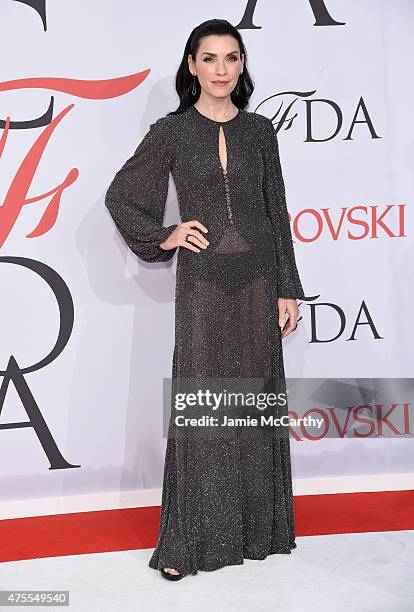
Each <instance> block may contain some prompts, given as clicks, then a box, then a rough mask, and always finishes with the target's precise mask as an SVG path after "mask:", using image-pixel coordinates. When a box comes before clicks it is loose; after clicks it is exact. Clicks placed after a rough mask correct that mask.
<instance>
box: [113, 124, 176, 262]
mask: <svg viewBox="0 0 414 612" xmlns="http://www.w3.org/2000/svg"><path fill="white" fill-rule="evenodd" d="M166 119H167V118H166V117H161V118H160V119H158V120H157V121H156V122H155V123H152V124H151V125H150V129H149V131H148V132H147V134H146V135H145V137H144V139H143V140H142V141H141V143H140V144H139V146H138V148H137V149H136V151H135V153H134V154H133V155H132V156H131V157H130V158H129V159H128V160H127V161H126V162H125V163H124V165H123V166H122V168H121V169H120V170H118V172H117V173H116V175H115V177H114V179H113V180H112V182H111V184H110V186H109V188H108V191H107V192H106V195H105V206H106V208H107V209H108V210H109V212H110V214H111V216H112V219H113V221H114V223H115V225H116V227H117V229H118V230H119V232H120V234H121V235H122V237H123V238H124V240H125V242H126V244H127V245H128V246H129V248H130V249H131V250H132V251H133V253H135V255H137V256H138V257H139V258H140V259H142V260H143V261H147V262H159V261H168V260H169V259H171V258H172V257H173V255H174V253H175V251H176V250H177V249H176V248H175V249H170V250H164V249H162V248H161V247H160V243H162V242H164V241H165V240H166V239H167V238H168V236H169V235H170V234H171V233H172V232H173V231H174V229H175V228H176V227H177V224H174V225H170V226H168V227H163V218H164V211H165V204H166V199H167V194H168V178H169V168H170V155H171V151H170V132H169V126H168V121H167V120H166Z"/></svg>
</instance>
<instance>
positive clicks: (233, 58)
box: [203, 55, 237, 62]
mask: <svg viewBox="0 0 414 612" xmlns="http://www.w3.org/2000/svg"><path fill="white" fill-rule="evenodd" d="M211 59H213V58H211V57H205V58H204V60H203V61H204V62H208V61H209V60H211ZM229 59H231V60H233V61H237V56H236V55H230V57H229Z"/></svg>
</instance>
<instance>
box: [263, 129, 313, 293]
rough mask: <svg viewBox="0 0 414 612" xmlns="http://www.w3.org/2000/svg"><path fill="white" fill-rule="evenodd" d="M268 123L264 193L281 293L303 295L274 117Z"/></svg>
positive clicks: (279, 291)
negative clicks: (274, 247)
mask: <svg viewBox="0 0 414 612" xmlns="http://www.w3.org/2000/svg"><path fill="white" fill-rule="evenodd" d="M266 123H267V125H266V127H265V139H264V163H265V168H264V178H263V194H264V198H265V202H266V208H267V213H268V216H269V218H270V222H271V225H272V228H273V233H274V236H275V245H276V254H277V263H278V297H281V298H287V299H295V298H304V297H305V294H304V291H303V287H302V283H301V281H300V278H299V273H298V269H297V266H296V259H295V252H294V250H293V240H292V232H291V229H290V223H289V216H288V210H287V205H286V193H285V184H284V181H283V176H282V168H281V164H280V157H279V146H278V140H277V135H276V132H275V129H274V127H273V123H272V122H271V120H270V119H268V120H267V122H266Z"/></svg>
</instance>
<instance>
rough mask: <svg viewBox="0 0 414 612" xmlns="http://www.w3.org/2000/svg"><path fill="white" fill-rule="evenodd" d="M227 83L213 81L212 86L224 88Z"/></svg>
mask: <svg viewBox="0 0 414 612" xmlns="http://www.w3.org/2000/svg"><path fill="white" fill-rule="evenodd" d="M228 83H229V82H228V81H213V85H217V86H218V87H224V86H225V85H228Z"/></svg>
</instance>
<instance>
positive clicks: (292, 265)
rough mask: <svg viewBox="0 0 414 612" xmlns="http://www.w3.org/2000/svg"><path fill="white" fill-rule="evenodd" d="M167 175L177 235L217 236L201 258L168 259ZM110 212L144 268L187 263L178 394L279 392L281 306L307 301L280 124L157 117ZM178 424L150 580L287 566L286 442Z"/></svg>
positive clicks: (182, 270)
mask: <svg viewBox="0 0 414 612" xmlns="http://www.w3.org/2000/svg"><path fill="white" fill-rule="evenodd" d="M219 138H220V140H221V143H222V144H221V146H220V148H219ZM223 142H224V146H225V149H224V150H225V152H226V155H223ZM226 158H227V159H226ZM226 162H227V163H226ZM170 172H171V174H172V177H173V179H174V182H175V186H176V190H177V196H178V203H179V210H180V217H181V222H184V221H189V220H193V219H197V220H199V221H201V223H202V224H203V225H205V226H206V227H207V228H208V230H209V231H208V233H207V234H204V235H205V236H206V238H207V239H208V240H209V242H210V244H209V246H208V247H207V249H205V250H203V249H202V250H201V251H200V253H195V252H192V251H190V250H189V249H186V248H177V249H173V250H169V251H165V250H163V249H162V248H161V247H160V246H159V245H160V243H162V242H163V241H164V240H165V239H166V238H167V237H168V236H169V235H170V234H171V232H172V231H173V230H174V229H175V228H176V227H177V225H176V224H174V225H170V226H168V227H164V226H163V217H164V209H165V203H166V197H167V192H168V181H169V173H170ZM105 205H106V207H107V209H108V210H109V212H110V214H111V216H112V218H113V221H114V223H115V225H116V227H117V228H118V230H119V232H120V233H121V235H122V236H123V238H124V240H125V242H126V243H127V245H128V247H129V248H130V249H131V250H132V251H133V252H134V253H135V254H136V255H137V256H138V257H139V258H140V259H142V260H143V261H146V262H161V261H167V260H169V259H170V258H172V257H173V255H174V253H175V251H178V259H177V274H176V305H175V313H176V314H175V317H176V319H175V348H174V354H173V359H172V379H173V381H176V382H177V381H180V380H185V379H187V378H188V377H190V378H195V379H201V378H203V379H204V378H209V377H211V378H214V379H217V378H220V377H223V378H227V377H230V378H235V379H237V378H240V379H244V378H246V377H247V378H248V377H255V378H256V377H260V378H263V379H265V380H269V379H270V380H273V381H276V383H277V385H281V388H283V384H284V382H285V373H284V365H283V354H282V339H281V335H280V329H279V325H278V302H277V299H278V297H285V298H304V297H305V295H304V292H303V288H302V285H301V281H300V278H299V274H298V270H297V266H296V261H295V254H294V250H293V243H292V234H291V229H290V224H289V217H288V212H287V206H286V198H285V188H284V182H283V177H282V171H281V164H280V158H279V149H278V139H277V135H276V131H275V128H274V126H273V123H272V122H271V120H270V119H268V118H266V117H264V116H263V115H260V114H258V113H254V112H248V111H245V110H239V112H238V114H237V115H236V116H235V117H233V118H232V119H230V120H229V121H225V122H218V121H214V120H212V119H209V118H208V117H206V116H205V115H203V114H201V113H200V111H198V110H197V109H196V108H195V107H194V106H192V107H190V108H189V109H188V110H186V111H185V112H183V113H180V114H171V115H167V116H165V117H161V118H160V119H158V120H157V121H156V122H155V123H153V124H151V126H150V129H149V131H148V133H147V134H146V136H145V137H144V139H143V140H142V141H141V143H140V144H139V146H138V148H137V149H136V151H135V153H134V154H133V155H132V156H131V157H130V158H129V159H128V160H127V161H126V162H125V164H124V165H123V167H122V168H121V169H120V170H119V171H118V172H117V173H116V175H115V177H114V179H113V181H112V183H111V185H110V187H109V189H108V191H107V194H106V198H105ZM174 417H175V414H174V413H173V411H171V418H170V426H169V431H168V438H167V448H166V457H165V465H164V475H163V490H162V506H161V517H160V528H159V534H158V542H157V546H156V548H155V550H154V553H153V554H152V557H151V559H150V561H149V565H150V567H152V568H155V569H159V568H162V567H172V568H175V569H177V570H178V571H179V572H181V573H182V574H184V575H186V574H189V573H196V571H197V570H205V571H210V570H214V569H217V568H219V567H223V566H225V565H237V564H242V563H243V559H265V557H266V556H267V555H270V554H274V553H290V552H291V550H292V549H293V548H295V547H296V544H295V523H294V512H293V495H292V480H291V463H290V440H289V436H288V435H287V436H286V435H284V436H283V435H280V433H279V432H276V430H277V428H275V427H262V428H261V431H260V432H257V434H256V435H248V434H246V433H245V430H246V428H239V429H238V430H237V431H235V432H233V433H232V434H228V435H227V436H224V437H218V436H213V435H205V436H201V437H198V438H197V437H195V436H192V435H175V430H176V426H175V420H174ZM250 429H251V428H250ZM256 429H258V428H256ZM259 429H260V428H259ZM242 430H243V431H242Z"/></svg>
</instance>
